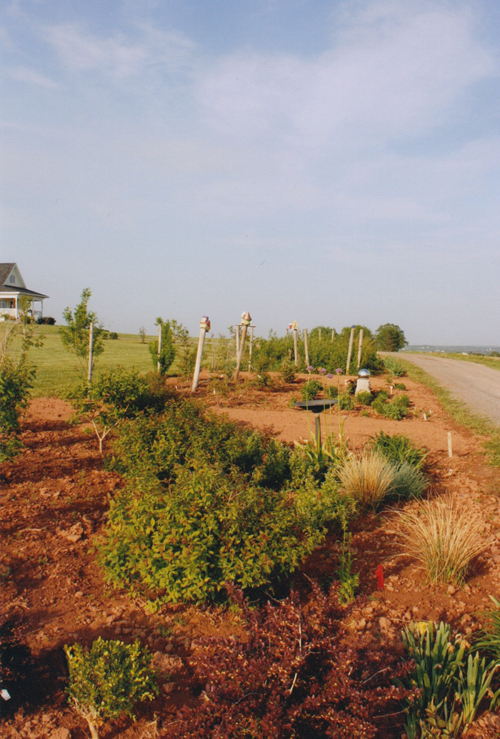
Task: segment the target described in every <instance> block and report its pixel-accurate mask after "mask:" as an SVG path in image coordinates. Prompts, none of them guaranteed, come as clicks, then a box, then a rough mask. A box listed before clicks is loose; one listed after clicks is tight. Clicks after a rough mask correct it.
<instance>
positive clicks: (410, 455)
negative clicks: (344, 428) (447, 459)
mask: <svg viewBox="0 0 500 739" xmlns="http://www.w3.org/2000/svg"><path fill="white" fill-rule="evenodd" d="M369 445H370V447H371V449H372V451H374V452H376V453H377V454H381V455H382V456H383V457H385V459H387V460H389V462H393V463H394V464H396V465H398V464H402V463H403V462H406V463H407V464H410V465H411V466H412V467H416V468H417V469H419V470H421V469H422V468H423V467H424V464H425V460H426V458H427V455H428V451H427V450H426V449H422V448H419V447H416V446H415V444H414V443H413V442H412V441H411V440H410V439H409V438H408V437H407V436H405V435H404V434H393V435H392V436H391V435H390V434H386V433H385V432H384V431H379V433H378V434H375V436H372V437H371V439H370V442H369Z"/></svg>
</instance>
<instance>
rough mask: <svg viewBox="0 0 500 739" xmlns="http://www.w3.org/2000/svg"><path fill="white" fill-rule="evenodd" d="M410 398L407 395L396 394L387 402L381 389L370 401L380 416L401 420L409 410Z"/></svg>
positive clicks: (385, 395)
mask: <svg viewBox="0 0 500 739" xmlns="http://www.w3.org/2000/svg"><path fill="white" fill-rule="evenodd" d="M409 407H410V399H409V397H408V396H407V395H397V396H396V397H395V398H394V399H393V400H392V401H391V402H389V403H388V402H387V393H385V391H382V392H380V393H378V394H377V397H376V398H375V400H374V401H373V403H372V408H373V409H374V410H375V411H376V412H377V413H380V415H381V416H385V417H386V418H392V419H393V420H394V421H401V420H402V419H403V418H406V416H407V415H408V412H409Z"/></svg>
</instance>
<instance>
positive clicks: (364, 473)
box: [339, 452, 396, 509]
mask: <svg viewBox="0 0 500 739" xmlns="http://www.w3.org/2000/svg"><path fill="white" fill-rule="evenodd" d="M395 474H396V471H395V469H394V467H393V466H392V465H390V464H389V463H388V462H387V461H386V460H385V459H383V458H382V457H380V456H379V455H378V454H373V452H367V453H365V454H363V456H362V457H358V458H356V457H352V458H351V459H348V460H347V462H346V463H345V465H344V466H343V468H342V469H341V471H340V473H339V479H340V483H341V486H342V489H343V491H344V493H346V494H347V495H350V496H352V497H353V498H354V499H355V500H356V501H357V502H358V503H359V505H360V507H361V508H373V509H375V508H377V507H378V506H379V505H380V503H381V502H382V501H383V499H384V498H385V497H386V495H387V493H388V492H389V490H390V489H391V486H392V484H393V481H394V477H395Z"/></svg>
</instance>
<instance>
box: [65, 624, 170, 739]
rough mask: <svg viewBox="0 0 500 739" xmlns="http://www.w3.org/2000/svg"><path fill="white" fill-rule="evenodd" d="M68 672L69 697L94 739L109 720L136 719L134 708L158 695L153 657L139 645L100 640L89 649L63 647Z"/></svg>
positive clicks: (78, 646) (76, 645) (136, 643)
mask: <svg viewBox="0 0 500 739" xmlns="http://www.w3.org/2000/svg"><path fill="white" fill-rule="evenodd" d="M64 651H65V653H66V658H67V660H68V668H69V685H68V695H69V697H70V700H71V702H72V704H73V707H74V709H75V711H76V712H77V713H79V714H80V716H82V717H83V718H84V719H86V721H87V723H88V725H89V729H90V733H91V735H92V738H93V739H98V737H99V734H98V727H99V726H100V725H101V724H103V723H104V721H105V720H106V719H113V718H118V717H120V716H122V715H123V714H126V715H128V716H133V714H132V710H133V707H134V704H135V703H137V702H139V701H144V700H152V699H153V698H154V696H155V695H156V694H157V693H158V688H157V686H156V682H155V680H154V675H153V672H152V671H151V668H150V663H151V655H150V654H149V652H148V651H147V650H143V649H142V647H141V645H140V643H139V641H136V642H134V644H124V643H123V642H121V641H113V640H110V641H106V640H104V639H102V638H101V637H99V638H98V639H96V641H94V642H93V644H92V647H91V648H90V649H86V648H84V647H82V646H81V645H80V644H74V645H73V646H68V645H66V646H65V647H64Z"/></svg>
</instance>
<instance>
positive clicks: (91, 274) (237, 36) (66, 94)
mask: <svg viewBox="0 0 500 739" xmlns="http://www.w3.org/2000/svg"><path fill="white" fill-rule="evenodd" d="M2 8H3V9H2V15H1V30H0V40H1V45H2V48H3V54H2V61H1V64H2V69H1V79H2V82H1V90H0V96H1V101H2V102H1V103H0V143H1V178H2V191H1V224H2V225H1V240H2V248H1V261H14V262H17V263H18V265H19V267H20V269H21V272H22V274H23V276H24V278H25V281H26V283H27V284H28V286H29V287H31V288H33V289H35V290H39V291H41V292H45V293H47V294H48V295H50V300H49V301H47V302H46V313H47V314H49V315H53V316H54V317H56V319H57V320H58V321H59V320H61V314H62V310H63V308H64V307H65V306H67V305H70V306H74V305H75V304H76V303H77V302H78V300H79V296H80V293H81V291H82V289H83V288H84V287H90V288H91V290H92V293H93V294H92V299H91V307H92V308H93V309H94V310H95V311H96V312H97V313H98V315H99V316H100V318H101V319H102V320H103V322H104V323H105V325H106V326H107V327H108V328H110V329H111V330H116V331H130V332H136V331H138V329H139V327H140V326H142V325H144V326H146V328H147V329H148V330H149V331H152V330H153V324H154V321H155V318H156V317H157V316H162V317H164V318H176V319H177V320H178V321H181V322H182V323H184V324H185V325H186V326H187V327H188V328H189V329H190V331H191V332H192V333H193V334H196V333H197V332H198V323H199V319H200V317H201V316H202V315H203V314H208V315H209V316H210V318H211V320H212V327H213V331H214V333H215V334H216V335H217V334H218V333H225V332H226V330H227V327H228V326H229V325H230V324H233V323H236V322H237V320H238V318H239V316H240V315H241V313H242V312H243V311H246V310H249V311H250V312H251V314H252V317H253V319H254V323H255V325H256V327H257V332H258V333H260V334H263V335H265V334H267V332H268V330H269V329H270V328H273V329H275V330H277V331H278V332H280V333H281V332H283V331H284V329H285V327H286V326H287V324H288V323H289V322H290V321H293V320H297V321H298V322H299V326H300V327H301V328H312V327H313V326H315V325H318V324H328V325H331V326H334V327H336V328H337V329H340V328H342V326H345V325H350V324H353V323H362V324H365V325H367V326H369V327H371V328H372V329H376V328H377V326H379V325H380V324H382V323H386V322H391V323H397V324H399V325H400V326H401V327H402V328H403V329H404V331H405V333H406V336H407V338H408V339H409V341H410V342H411V343H429V344H438V343H448V344H460V343H462V344H500V329H499V326H500V322H499V312H500V311H499V306H500V289H499V277H500V247H499V244H500V202H499V195H500V178H499V173H500V78H499V73H500V54H499V37H500V7H499V4H498V3H497V2H493V1H490V2H487V1H486V0H485V1H483V2H481V0H477V1H475V2H460V1H453V2H441V1H440V0H429V1H427V0H420V1H419V2H415V1H414V0H409V1H406V0H363V1H360V2H358V0H350V1H349V2H335V1H330V2H327V1H326V0H308V1H307V2H306V0H239V2H234V0H232V1H230V0H224V1H222V0H219V1H218V2H207V1H206V0H205V1H204V2H202V1H201V0H171V1H170V0H157V1H156V0H105V1H104V2H103V0H85V1H84V0H73V1H70V0H50V1H49V0H12V1H11V2H6V3H4V4H3V6H2Z"/></svg>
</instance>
